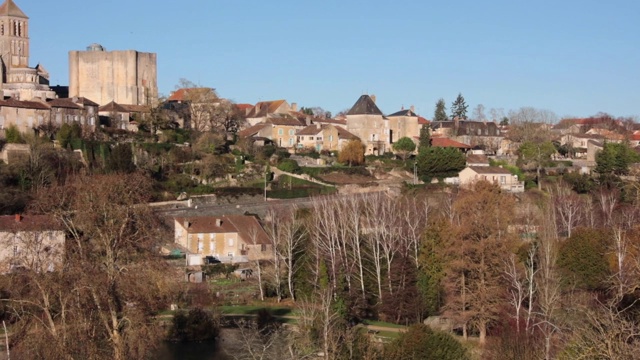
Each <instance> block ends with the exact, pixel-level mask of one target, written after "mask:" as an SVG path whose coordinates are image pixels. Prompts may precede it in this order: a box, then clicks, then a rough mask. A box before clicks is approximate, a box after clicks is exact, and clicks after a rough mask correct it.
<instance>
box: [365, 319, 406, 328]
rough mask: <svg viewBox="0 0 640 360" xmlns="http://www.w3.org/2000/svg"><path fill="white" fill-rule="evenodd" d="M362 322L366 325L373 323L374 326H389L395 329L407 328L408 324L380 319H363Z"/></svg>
mask: <svg viewBox="0 0 640 360" xmlns="http://www.w3.org/2000/svg"><path fill="white" fill-rule="evenodd" d="M362 323H363V324H365V325H373V326H380V327H387V328H393V329H404V328H406V326H404V325H398V324H393V323H388V322H384V321H378V320H363V321H362Z"/></svg>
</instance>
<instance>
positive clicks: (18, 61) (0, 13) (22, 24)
mask: <svg viewBox="0 0 640 360" xmlns="http://www.w3.org/2000/svg"><path fill="white" fill-rule="evenodd" d="M0 57H2V63H3V64H2V65H3V79H2V80H3V81H2V82H7V79H6V76H7V75H6V74H8V73H9V72H10V71H11V69H13V68H20V67H28V66H29V17H27V15H25V14H24V13H23V12H22V10H20V8H19V7H18V6H17V5H16V4H15V3H14V2H13V0H6V1H5V2H4V4H2V5H0Z"/></svg>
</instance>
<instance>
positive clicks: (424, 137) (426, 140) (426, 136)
mask: <svg viewBox="0 0 640 360" xmlns="http://www.w3.org/2000/svg"><path fill="white" fill-rule="evenodd" d="M428 147H431V130H430V129H429V125H428V124H424V125H422V127H421V128H420V139H419V140H418V150H422V149H426V148H428Z"/></svg>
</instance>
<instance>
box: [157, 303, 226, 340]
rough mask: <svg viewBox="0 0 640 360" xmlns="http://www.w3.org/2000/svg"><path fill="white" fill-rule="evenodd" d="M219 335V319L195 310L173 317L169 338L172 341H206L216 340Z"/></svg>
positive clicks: (181, 312) (208, 313)
mask: <svg viewBox="0 0 640 360" xmlns="http://www.w3.org/2000/svg"><path fill="white" fill-rule="evenodd" d="M219 333H220V323H219V321H218V319H217V318H216V317H214V316H213V314H211V313H210V312H208V311H206V310H203V309H201V308H195V309H191V310H189V312H188V313H186V312H184V311H180V312H178V313H176V314H175V315H174V316H173V323H172V326H171V331H170V333H169V338H170V339H171V340H172V341H205V340H212V339H215V338H216V337H218V334H219Z"/></svg>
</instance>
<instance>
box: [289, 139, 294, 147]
mask: <svg viewBox="0 0 640 360" xmlns="http://www.w3.org/2000/svg"><path fill="white" fill-rule="evenodd" d="M291 145H293V138H289V146H291Z"/></svg>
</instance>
